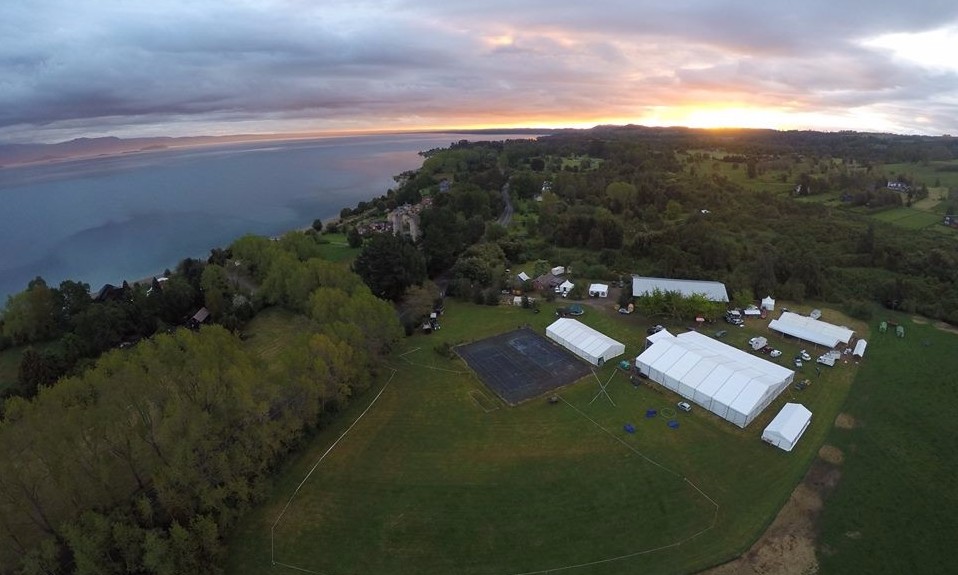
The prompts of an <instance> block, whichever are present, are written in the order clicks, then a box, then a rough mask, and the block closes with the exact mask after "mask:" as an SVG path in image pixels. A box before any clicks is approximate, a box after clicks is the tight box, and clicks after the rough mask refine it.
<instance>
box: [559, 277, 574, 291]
mask: <svg viewBox="0 0 958 575" xmlns="http://www.w3.org/2000/svg"><path fill="white" fill-rule="evenodd" d="M574 287H575V284H574V283H572V282H570V281H569V280H565V281H564V282H562V283H561V284H559V287H557V288H556V290H557V292H558V293H561V294H562V295H567V294H568V293H569V292H570V291H572V288H574Z"/></svg>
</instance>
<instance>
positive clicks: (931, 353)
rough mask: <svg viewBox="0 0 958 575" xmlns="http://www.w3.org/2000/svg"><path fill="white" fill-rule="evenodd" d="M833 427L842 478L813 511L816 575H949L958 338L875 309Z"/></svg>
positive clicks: (955, 496) (957, 467) (956, 503)
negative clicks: (876, 329) (876, 328)
mask: <svg viewBox="0 0 958 575" xmlns="http://www.w3.org/2000/svg"><path fill="white" fill-rule="evenodd" d="M882 317H883V318H887V319H889V320H893V321H897V322H899V323H901V324H902V325H904V326H905V337H904V339H899V338H896V337H895V336H894V333H893V328H891V329H889V331H888V332H887V333H885V334H873V335H872V338H871V339H870V340H869V344H868V351H867V353H866V360H865V361H864V362H863V365H862V367H861V369H860V372H859V374H858V379H857V381H856V382H855V388H854V391H853V393H852V394H851V395H849V397H848V400H847V402H846V405H845V408H844V411H845V414H844V415H843V419H842V420H841V425H840V426H836V428H835V429H834V430H833V431H832V432H831V434H830V435H829V438H828V442H829V443H830V444H832V445H834V446H836V447H837V448H839V449H841V450H842V452H844V454H845V457H844V463H843V464H842V466H841V474H842V478H841V481H840V482H839V484H838V487H837V488H836V490H835V491H834V493H833V494H832V495H831V497H830V498H829V499H828V500H827V501H826V505H825V509H824V512H823V515H822V532H821V538H820V542H819V560H820V563H821V567H822V572H824V573H873V574H874V573H889V574H891V573H952V572H954V571H955V558H954V553H953V551H952V550H953V548H954V536H955V513H956V512H958V489H956V479H955V478H956V477H958V459H956V458H955V455H954V454H955V453H958V433H956V432H958V425H956V424H955V412H956V410H958V386H956V383H955V374H956V373H958V335H955V334H954V333H946V332H944V331H942V330H940V329H937V328H936V327H935V326H933V325H931V324H929V323H927V321H926V320H922V319H917V321H918V322H919V323H916V322H915V320H913V319H912V318H909V317H908V316H904V315H891V314H888V315H883V316H882Z"/></svg>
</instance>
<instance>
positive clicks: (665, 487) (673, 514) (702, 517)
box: [226, 302, 854, 575]
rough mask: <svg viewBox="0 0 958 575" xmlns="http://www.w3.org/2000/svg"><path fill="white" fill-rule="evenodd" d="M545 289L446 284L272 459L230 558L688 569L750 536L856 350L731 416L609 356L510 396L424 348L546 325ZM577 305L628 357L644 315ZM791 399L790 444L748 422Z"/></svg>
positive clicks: (364, 569)
mask: <svg viewBox="0 0 958 575" xmlns="http://www.w3.org/2000/svg"><path fill="white" fill-rule="evenodd" d="M550 307H554V306H549V305H544V306H543V312H542V313H539V314H535V313H533V312H532V311H531V310H523V309H521V308H518V307H511V306H510V307H505V306H502V307H482V306H475V305H471V304H463V303H458V302H448V303H447V305H446V313H445V315H444V316H443V317H442V329H441V330H439V331H438V332H435V333H434V334H432V335H418V336H414V337H412V338H407V339H405V340H403V341H402V342H401V344H400V347H401V349H398V350H397V351H396V352H395V355H394V357H393V361H392V365H393V368H394V370H395V371H394V372H392V373H391V375H389V376H388V378H384V380H383V381H382V382H381V383H380V385H379V387H378V388H377V389H374V390H372V391H371V392H370V393H368V394H366V395H365V396H364V397H363V398H362V399H361V401H359V402H357V403H356V404H354V405H353V406H351V407H350V409H349V410H348V411H347V413H345V414H343V416H342V417H341V418H340V419H338V420H337V422H336V423H335V425H334V426H333V427H330V428H328V429H326V430H324V431H323V432H322V433H320V434H318V435H317V436H316V438H315V440H314V442H313V444H312V445H311V446H310V447H309V448H308V449H306V450H304V451H303V453H302V454H301V455H300V456H299V457H298V458H297V459H296V460H295V461H293V462H291V463H290V464H289V465H288V467H286V468H285V469H284V470H283V471H282V472H281V473H280V474H279V476H278V478H277V481H276V484H275V485H274V487H273V489H272V492H271V495H270V497H269V499H268V501H267V502H266V503H265V504H263V505H262V506H260V507H259V508H257V509H256V510H254V511H253V512H252V513H251V514H250V515H249V516H247V517H246V518H245V519H244V521H243V522H242V523H241V524H240V525H239V526H238V528H237V530H236V531H235V533H234V534H233V537H232V540H231V545H230V549H229V561H228V563H227V569H226V571H227V572H229V573H235V574H247V573H264V572H270V573H281V572H288V573H296V572H304V571H306V572H315V573H324V574H329V575H333V574H340V573H343V574H345V573H482V574H487V573H488V574H500V573H501V574H515V573H530V572H537V571H540V570H555V569H561V570H569V572H573V573H595V574H598V573H603V574H605V573H622V574H625V573H636V572H655V573H688V572H694V571H697V570H700V569H703V568H706V567H708V566H711V565H715V564H717V563H721V562H723V561H725V560H728V559H730V558H732V557H734V556H735V555H737V554H739V553H741V552H742V551H743V550H745V549H746V548H747V547H748V546H749V544H750V543H751V542H752V541H753V540H754V539H755V538H756V537H758V535H759V534H761V532H762V531H763V530H764V528H765V527H766V526H767V525H768V524H769V522H771V520H772V519H773V518H774V516H775V514H776V512H777V511H778V509H779V508H780V507H781V505H782V504H783V503H784V501H785V500H786V499H787V498H788V496H789V495H790V493H791V491H792V489H793V488H794V487H795V485H796V484H797V483H798V482H799V480H800V479H801V477H802V476H803V475H804V473H805V471H806V469H807V468H808V466H809V464H810V463H811V461H812V459H813V458H814V456H815V453H816V452H817V451H818V448H819V447H820V446H821V444H822V442H823V441H824V438H825V436H826V434H827V433H828V432H829V430H830V429H831V425H832V421H834V419H835V417H836V416H837V415H838V413H839V407H840V405H841V404H842V403H843V402H844V400H845V397H846V395H847V393H848V391H849V387H850V381H851V377H852V375H853V373H854V366H853V365H841V366H839V367H836V368H834V370H826V371H824V372H823V373H822V374H821V375H820V376H819V375H817V374H814V375H813V374H804V375H803V377H810V378H811V379H813V385H812V386H811V387H809V388H808V389H806V390H804V391H801V392H798V391H794V390H791V389H790V390H789V391H787V392H786V393H785V394H783V396H782V397H780V398H779V399H778V400H777V401H776V402H775V403H773V405H772V406H771V407H770V408H769V409H768V410H767V411H766V412H765V413H763V414H762V416H761V417H760V418H759V419H758V420H756V422H754V423H753V424H752V425H751V426H749V428H748V429H746V430H740V429H738V428H737V427H735V426H733V425H731V424H729V423H727V422H725V421H723V420H720V419H719V418H717V417H715V416H713V415H711V414H706V413H704V412H703V410H701V409H698V408H693V411H692V412H691V413H682V412H679V413H678V414H677V415H673V413H674V411H675V410H673V409H672V408H674V404H675V402H676V401H677V400H678V397H677V396H674V395H672V394H670V393H665V392H662V391H657V390H655V389H653V388H651V387H649V386H645V385H643V386H641V387H634V386H633V385H632V384H631V383H630V382H629V380H628V377H627V374H626V373H625V372H623V371H621V370H619V369H618V368H617V367H615V366H614V365H611V364H610V365H606V366H604V367H603V368H602V369H600V370H598V371H597V372H596V373H595V375H594V376H593V375H591V374H590V375H589V376H587V377H585V378H584V379H582V380H580V381H579V382H577V383H574V384H572V385H569V386H567V387H564V388H561V389H560V390H558V395H559V396H560V398H561V400H560V401H559V402H558V403H555V404H550V403H549V402H548V401H546V400H545V399H544V398H540V399H533V400H531V401H527V402H525V403H523V404H521V405H519V406H517V407H508V406H506V405H505V404H503V403H502V402H501V401H500V400H498V399H497V398H495V396H494V395H493V394H492V393H491V392H490V391H488V390H487V389H486V388H485V386H483V385H482V384H481V382H479V380H478V379H477V378H476V377H475V375H474V374H473V373H472V372H471V371H470V370H469V369H468V368H467V366H466V365H465V364H464V363H463V362H462V361H461V360H459V359H450V358H449V357H448V356H445V355H440V354H439V353H436V352H435V351H434V350H433V348H434V347H437V344H440V343H443V342H448V343H451V344H455V343H460V342H464V341H472V340H477V339H481V338H482V337H485V336H488V335H493V334H497V333H503V332H506V331H511V330H514V329H515V328H516V326H517V325H525V324H530V325H531V327H532V328H533V329H536V330H538V331H539V332H540V333H542V332H544V328H545V325H547V324H548V323H550V322H551V321H553V320H554V319H555V318H554V316H553V315H552V314H551V313H550V312H551V309H550ZM579 319H580V320H581V321H583V323H586V324H588V325H590V326H592V327H594V328H596V329H599V330H600V331H603V332H605V333H607V334H608V335H610V336H612V337H614V338H616V339H618V340H620V341H623V342H625V343H626V346H627V347H626V357H634V356H635V355H637V353H638V352H639V349H640V347H639V346H640V344H641V342H642V341H643V340H644V337H645V327H646V325H647V322H646V321H645V320H640V319H639V318H638V317H637V316H636V315H633V316H619V315H618V314H606V313H604V312H603V311H600V310H595V309H591V308H587V311H586V314H585V315H584V316H582V317H581V318H579ZM266 325H269V324H266ZM673 329H674V328H673ZM276 333H277V334H279V335H281V336H282V335H283V334H282V332H281V331H276ZM749 334H751V335H756V334H762V335H767V334H766V332H765V331H764V329H763V328H762V327H761V324H756V325H755V327H751V326H750V327H749V328H745V329H740V330H737V332H736V333H735V334H730V336H732V338H733V339H734V340H735V343H738V340H739V338H746V339H747V337H748V336H749ZM260 335H261V334H260V333H256V334H255V335H254V336H253V337H254V340H255V338H257V337H259V336H260ZM289 335H290V334H286V336H289ZM771 339H773V338H771V337H770V340H771ZM780 344H781V347H783V349H791V348H792V347H795V346H796V345H797V344H795V343H794V342H787V341H781V342H780ZM776 345H779V343H776ZM603 385H604V386H606V391H607V393H608V395H605V394H602V393H601V389H602V386H603ZM380 391H381V394H379V392H380ZM791 400H797V401H801V402H802V403H803V404H805V405H806V406H808V407H809V408H810V409H811V410H812V411H813V413H814V414H815V415H814V418H813V420H812V425H811V426H810V427H809V429H808V431H807V432H806V434H805V436H804V437H803V439H802V441H801V442H800V443H799V445H798V446H797V448H796V449H795V451H793V452H791V453H785V452H782V451H779V450H777V449H774V448H772V447H769V446H767V445H765V444H763V443H762V442H761V441H760V439H759V437H760V435H761V431H762V429H763V428H764V426H765V425H766V424H767V423H768V422H769V421H770V420H771V418H772V417H773V416H774V415H775V413H777V411H778V409H779V408H780V407H781V405H782V404H783V403H784V402H786V401H791ZM373 402H374V403H373ZM370 404H371V406H370ZM493 406H496V408H494V409H493V408H492V407H493ZM367 407H368V410H367ZM649 409H657V410H659V411H660V412H661V411H663V410H666V411H667V412H668V415H669V417H671V418H674V419H675V420H677V421H678V423H679V427H678V429H670V428H669V427H668V426H667V425H666V423H667V420H668V417H661V416H656V417H652V418H646V412H647V410H649ZM669 411H671V412H669ZM626 424H632V425H633V426H634V428H635V432H634V433H627V432H626V431H624V429H623V428H624V426H625V425H626ZM346 430H348V433H347V434H345V435H342V434H343V432H344V431H346ZM273 561H275V562H276V565H275V566H273V563H272V562H273Z"/></svg>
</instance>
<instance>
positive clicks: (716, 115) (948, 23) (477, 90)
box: [0, 0, 958, 142]
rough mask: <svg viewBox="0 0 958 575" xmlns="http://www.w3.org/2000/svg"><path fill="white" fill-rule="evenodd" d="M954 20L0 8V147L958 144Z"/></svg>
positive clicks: (859, 8)
mask: <svg viewBox="0 0 958 575" xmlns="http://www.w3.org/2000/svg"><path fill="white" fill-rule="evenodd" d="M956 55H958V2H955V1H954V0H912V1H910V2H901V1H898V0H896V1H888V0H874V1H844V0H841V1H836V0H830V1H823V0H797V1H792V2H776V1H767V2H759V1H756V0H744V1H736V0H670V1H668V2H648V1H635V0H624V1H607V0H594V1H579V2H568V1H562V0H559V1H556V0H509V1H506V0H483V1H469V2H461V1H456V0H443V1H433V0H417V1H414V2H413V1H405V0H396V1H383V2H364V1H355V0H352V1H349V2H341V1H338V0H323V1H310V0H235V1H230V2H224V1H206V0H202V1H201V0H152V1H146V0H127V1H121V0H11V1H6V2H2V3H0V142H53V141H60V140H66V139H70V138H74V137H80V136H88V137H94V136H104V135H116V136H154V135H173V136H179V135H214V134H236V133H263V132H305V131H349V130H407V129H419V128H468V127H526V126H528V127H589V126H593V125H596V124H609V123H614V124H625V123H634V124H645V125H660V126H661V125H686V126H694V127H725V126H741V127H769V128H780V129H792V128H810V129H822V130H842V129H853V130H862V131H879V132H901V133H923V134H932V135H937V134H944V133H950V134H958V56H956Z"/></svg>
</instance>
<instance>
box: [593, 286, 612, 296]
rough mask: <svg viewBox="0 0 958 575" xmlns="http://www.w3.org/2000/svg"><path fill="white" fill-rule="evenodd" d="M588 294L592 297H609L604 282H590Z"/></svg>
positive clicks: (607, 288) (607, 287)
mask: <svg viewBox="0 0 958 575" xmlns="http://www.w3.org/2000/svg"><path fill="white" fill-rule="evenodd" d="M589 295H590V296H592V297H609V286H607V285H606V284H592V285H590V286H589Z"/></svg>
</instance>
